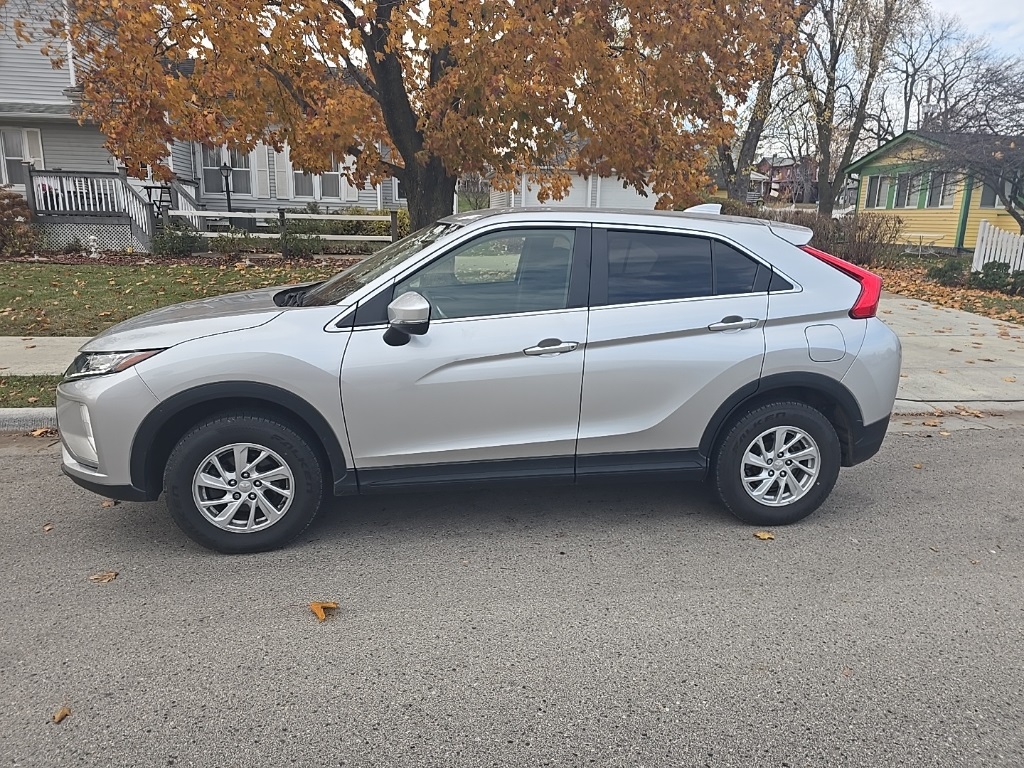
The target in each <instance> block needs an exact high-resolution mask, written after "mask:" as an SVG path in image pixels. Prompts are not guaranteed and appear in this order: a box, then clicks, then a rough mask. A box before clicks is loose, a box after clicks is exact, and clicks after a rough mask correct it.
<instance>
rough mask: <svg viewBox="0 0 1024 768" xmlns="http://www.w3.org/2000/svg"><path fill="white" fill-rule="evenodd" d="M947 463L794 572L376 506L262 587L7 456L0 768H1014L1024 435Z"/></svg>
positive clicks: (38, 466) (618, 521)
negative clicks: (318, 614) (322, 616)
mask: <svg viewBox="0 0 1024 768" xmlns="http://www.w3.org/2000/svg"><path fill="white" fill-rule="evenodd" d="M929 434H932V435H933V436H931V437H925V436H924V434H923V433H917V434H913V435H893V436H891V437H890V439H889V440H888V441H887V443H886V445H885V447H884V448H883V452H882V454H881V455H880V457H879V458H877V459H876V460H874V461H873V462H870V463H869V464H867V465H863V466H861V467H857V468H855V469H852V470H846V471H844V472H843V474H842V476H841V478H840V481H839V486H838V487H837V489H836V492H835V493H834V494H833V496H832V498H831V500H830V501H829V503H828V504H827V506H826V507H824V508H823V509H822V510H820V511H819V512H818V513H817V515H816V516H814V517H812V518H810V519H808V520H807V521H805V522H804V523H802V524H800V525H797V526H793V527H789V528H779V529H776V530H775V531H774V532H775V534H776V536H777V538H776V539H775V540H774V541H760V540H758V539H756V538H754V536H753V535H752V533H753V529H751V528H748V527H745V526H742V525H740V524H738V523H736V522H734V521H733V520H732V519H731V518H730V517H729V516H728V515H726V514H725V513H723V512H721V511H719V510H718V509H717V508H716V507H715V506H714V504H713V503H712V502H711V499H710V497H709V496H708V494H707V493H706V492H705V491H704V490H703V488H702V487H700V486H693V485H650V484H649V485H633V486H626V485H608V486H594V487H589V488H585V489H579V488H552V489H536V488H534V489H530V490H513V491H509V490H498V491H492V492H462V493H443V494H441V493H438V494H422V495H407V496H395V497H389V498H385V497H376V498H370V499H356V500H352V501H348V502H346V503H345V504H344V505H342V507H341V508H339V510H338V511H337V512H332V513H331V514H328V515H326V516H324V517H323V518H321V520H320V521H319V522H318V524H317V525H316V526H315V527H314V528H313V529H312V530H311V531H310V532H309V533H308V534H307V535H306V536H305V537H304V538H303V539H302V540H301V541H300V542H298V543H297V545H295V546H293V547H292V548H291V549H288V550H286V551H283V552H278V553H272V554H266V555H259V556H241V557H225V556H220V555H215V554H212V553H209V552H206V551H204V550H201V549H199V548H198V547H196V546H194V545H192V544H190V543H188V542H187V541H186V540H185V539H184V538H183V536H182V535H181V534H180V533H179V532H178V531H177V529H176V528H174V526H173V524H172V523H171V521H170V520H169V518H168V516H167V515H166V513H165V511H164V509H163V506H162V504H153V505H139V504H121V505H118V506H116V507H113V508H104V507H102V506H101V503H100V499H99V498H97V497H95V496H92V495H90V494H88V493H87V492H85V491H82V490H79V489H78V488H76V487H75V486H73V485H72V484H71V483H70V482H69V481H66V480H64V479H62V478H61V477H60V476H59V475H58V471H57V466H56V448H55V447H48V443H49V441H47V440H40V439H34V440H33V439H29V438H17V439H15V438H13V437H11V436H0V468H2V470H0V514H2V515H3V520H4V535H3V538H2V540H0V551H2V553H3V557H2V563H3V565H2V582H0V619H2V622H0V766H45V767H46V768H51V767H53V766H72V765H73V766H103V767H104V768H106V767H108V766H132V767H133V768H134V767H136V766H202V767H203V768H207V767H211V766H225V767H227V766H271V767H273V768H280V767H283V766H291V765H298V766H335V765H346V766H375V767H377V766H403V767H405V766H491V765H496V766H541V765H551V766H585V765H597V766H630V767H632V766H673V767H674V766H680V767H681V766H737V767H738V768H759V767H760V766H777V767H781V766H792V767H794V768H797V767H801V768H803V767H807V766H814V767H818V766H821V767H822V768H833V767H835V766H857V767H858V768H880V767H882V766H985V767H986V768H988V767H991V766H1014V767H1015V768H1019V767H1020V766H1022V765H1024V706H1022V703H1024V581H1022V574H1024V556H1022V551H1024V547H1022V545H1024V529H1022V517H1024V501H1022V498H1021V497H1022V493H1024V430H1022V429H1006V430H988V431H984V432H973V431H956V432H953V433H952V434H951V435H950V436H948V437H943V436H940V435H938V434H935V433H934V431H933V432H931V433H929ZM914 464H920V465H921V468H920V469H915V468H914V466H913V465H914ZM46 523H52V524H53V528H52V530H50V531H49V532H45V531H44V530H43V527H44V525H45V524H46ZM110 570H116V571H118V572H119V574H118V576H117V578H116V580H114V581H113V582H111V583H108V584H96V583H92V582H90V581H89V578H88V577H89V576H90V575H91V574H94V573H97V572H100V571H110ZM311 600H336V601H337V602H338V603H339V605H340V607H339V609H338V610H337V611H336V612H335V613H334V614H333V615H332V616H330V617H329V618H328V620H327V621H325V622H324V623H322V624H321V623H318V622H317V621H316V619H315V617H314V616H313V614H312V613H311V612H310V611H309V609H308V605H307V604H308V603H309V601H311ZM63 705H67V706H68V707H69V708H70V709H71V715H70V716H68V717H67V718H66V719H65V720H64V721H63V722H61V723H59V724H55V723H53V722H51V715H52V714H53V713H54V712H56V711H57V710H58V709H59V708H60V707H61V706H63Z"/></svg>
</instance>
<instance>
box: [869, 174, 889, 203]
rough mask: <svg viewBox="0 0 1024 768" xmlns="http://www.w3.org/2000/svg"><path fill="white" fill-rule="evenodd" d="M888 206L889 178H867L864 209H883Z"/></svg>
mask: <svg viewBox="0 0 1024 768" xmlns="http://www.w3.org/2000/svg"><path fill="white" fill-rule="evenodd" d="M888 205H889V177H888V176H868V199H867V203H866V204H865V207H866V208H885V207H887V206H888Z"/></svg>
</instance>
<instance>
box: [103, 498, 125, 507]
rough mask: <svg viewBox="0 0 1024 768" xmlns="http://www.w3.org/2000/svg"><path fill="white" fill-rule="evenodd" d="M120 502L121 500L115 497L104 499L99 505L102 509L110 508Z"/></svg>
mask: <svg viewBox="0 0 1024 768" xmlns="http://www.w3.org/2000/svg"><path fill="white" fill-rule="evenodd" d="M120 503H121V502H120V501H118V500H117V499H104V500H103V502H102V503H101V504H100V506H101V507H103V508H104V509H110V508H111V507H116V506H117V505H118V504H120Z"/></svg>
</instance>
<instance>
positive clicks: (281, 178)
mask: <svg viewBox="0 0 1024 768" xmlns="http://www.w3.org/2000/svg"><path fill="white" fill-rule="evenodd" d="M274 179H275V183H276V184H277V199H278V200H291V198H292V164H291V161H290V160H289V159H288V145H287V144H285V146H284V150H283V151H281V152H277V153H275V154H274Z"/></svg>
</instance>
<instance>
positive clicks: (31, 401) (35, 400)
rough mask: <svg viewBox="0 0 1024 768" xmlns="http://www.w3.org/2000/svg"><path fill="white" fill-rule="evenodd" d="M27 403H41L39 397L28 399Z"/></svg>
mask: <svg viewBox="0 0 1024 768" xmlns="http://www.w3.org/2000/svg"><path fill="white" fill-rule="evenodd" d="M27 402H29V403H38V402H39V398H38V397H30V398H28V400H27Z"/></svg>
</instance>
